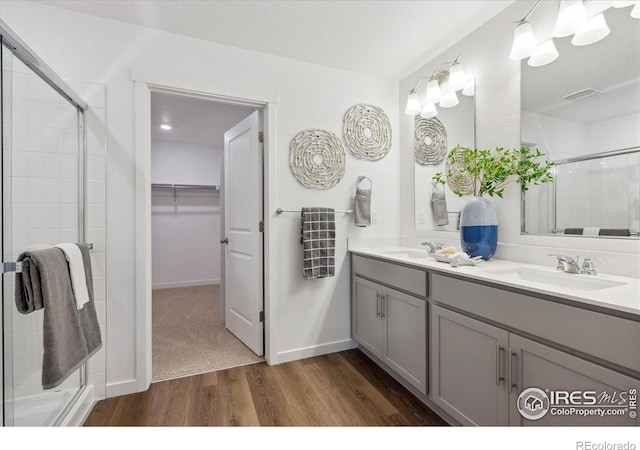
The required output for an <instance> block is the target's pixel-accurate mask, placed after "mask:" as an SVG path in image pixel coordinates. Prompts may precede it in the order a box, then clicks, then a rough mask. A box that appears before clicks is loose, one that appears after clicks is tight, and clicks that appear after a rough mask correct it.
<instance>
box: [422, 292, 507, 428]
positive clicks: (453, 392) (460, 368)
mask: <svg viewBox="0 0 640 450" xmlns="http://www.w3.org/2000/svg"><path fill="white" fill-rule="evenodd" d="M508 338H509V333H508V332H507V331H505V330H502V329H500V328H496V327H494V326H491V325H488V324H486V323H484V322H480V321H478V320H475V319H472V318H470V317H467V316H463V315H461V314H458V313H455V312H453V311H450V310H447V309H444V308H441V307H439V306H435V305H434V306H432V308H431V380H432V385H431V395H430V397H431V399H432V400H433V401H434V402H435V403H436V404H438V405H439V406H440V407H441V408H442V409H444V410H445V411H446V412H447V413H449V414H450V415H451V416H452V417H454V418H455V419H456V420H458V421H459V422H460V423H462V424H463V425H485V426H487V425H489V426H491V425H507V423H508V396H509V393H508V389H507V387H506V381H505V379H506V369H507V367H506V349H507V344H508Z"/></svg>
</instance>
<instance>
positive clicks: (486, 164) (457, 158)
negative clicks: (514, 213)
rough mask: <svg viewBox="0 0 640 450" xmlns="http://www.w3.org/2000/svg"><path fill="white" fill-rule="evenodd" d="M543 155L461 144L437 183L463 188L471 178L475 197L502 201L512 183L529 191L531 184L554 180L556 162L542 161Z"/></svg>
mask: <svg viewBox="0 0 640 450" xmlns="http://www.w3.org/2000/svg"><path fill="white" fill-rule="evenodd" d="M543 156H544V153H541V152H540V150H538V149H535V150H531V149H530V148H528V147H524V146H522V147H520V148H519V149H504V148H500V147H499V148H496V149H495V150H478V149H476V148H466V147H461V146H460V145H457V146H456V147H455V148H454V149H453V150H451V151H450V152H449V155H448V156H447V158H448V160H449V169H447V171H446V172H445V173H442V172H438V173H436V174H435V175H434V176H433V180H434V181H435V182H437V183H442V184H445V183H446V182H447V180H449V181H450V182H453V183H450V184H457V185H462V184H464V181H465V180H469V179H470V180H471V182H472V185H473V195H474V196H482V195H484V194H487V195H489V196H490V197H493V196H494V195H495V196H497V197H500V198H502V194H503V192H504V189H505V188H506V187H507V186H508V185H509V184H511V183H518V184H519V185H520V189H521V190H522V191H526V190H527V189H528V188H529V186H531V185H539V184H542V183H550V182H552V181H553V175H552V174H551V167H552V166H553V163H551V162H549V161H546V160H545V161H539V159H540V158H541V157H543ZM452 168H455V169H454V170H452ZM453 192H454V193H455V194H456V195H457V196H458V197H462V196H463V195H464V194H465V193H464V192H461V191H460V190H459V189H454V191H453Z"/></svg>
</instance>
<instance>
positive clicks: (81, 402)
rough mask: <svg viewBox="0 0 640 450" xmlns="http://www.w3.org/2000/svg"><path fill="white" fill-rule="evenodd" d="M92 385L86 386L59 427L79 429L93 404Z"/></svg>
mask: <svg viewBox="0 0 640 450" xmlns="http://www.w3.org/2000/svg"><path fill="white" fill-rule="evenodd" d="M93 394H94V392H93V385H92V384H90V385H88V386H87V387H86V388H85V389H84V391H83V392H82V394H80V397H79V398H78V400H77V401H76V403H75V405H73V408H71V410H70V411H69V413H68V414H67V416H66V417H65V418H64V419H63V420H62V422H60V426H61V427H81V426H82V424H84V421H85V420H87V417H89V414H90V413H91V410H92V409H93V405H94V403H95V398H94V395H93Z"/></svg>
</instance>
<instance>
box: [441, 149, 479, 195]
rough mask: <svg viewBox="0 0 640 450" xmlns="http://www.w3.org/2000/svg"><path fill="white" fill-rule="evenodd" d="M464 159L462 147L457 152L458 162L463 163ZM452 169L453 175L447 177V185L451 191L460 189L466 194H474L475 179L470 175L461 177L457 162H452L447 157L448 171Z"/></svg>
mask: <svg viewBox="0 0 640 450" xmlns="http://www.w3.org/2000/svg"><path fill="white" fill-rule="evenodd" d="M463 160H464V150H462V149H460V150H458V151H457V152H456V162H457V163H461V162H462V161H463ZM449 171H451V174H452V176H450V177H447V186H449V189H451V191H454V190H458V191H460V192H462V193H463V194H464V195H473V180H472V179H471V177H470V176H469V175H463V176H462V177H459V176H458V175H459V174H460V168H459V167H458V165H457V164H450V163H449V158H447V173H448V172H449Z"/></svg>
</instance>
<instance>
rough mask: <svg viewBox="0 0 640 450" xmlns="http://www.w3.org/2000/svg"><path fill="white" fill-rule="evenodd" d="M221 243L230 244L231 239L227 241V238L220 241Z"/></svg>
mask: <svg viewBox="0 0 640 450" xmlns="http://www.w3.org/2000/svg"><path fill="white" fill-rule="evenodd" d="M220 243H221V244H228V243H229V239H227V238H224V239H220Z"/></svg>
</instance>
